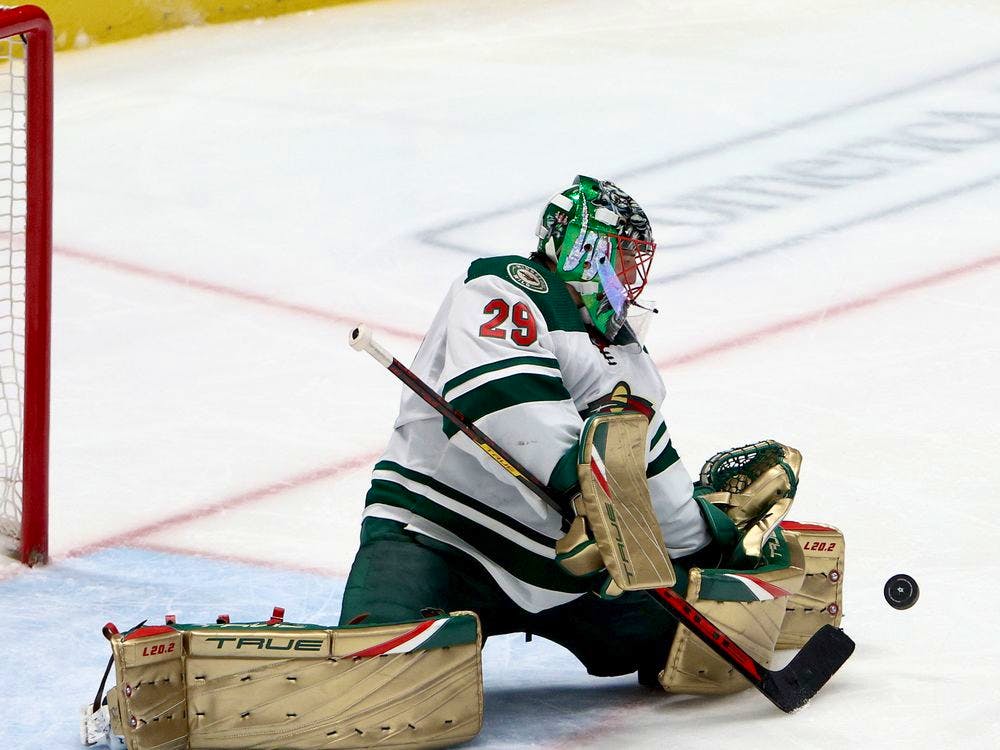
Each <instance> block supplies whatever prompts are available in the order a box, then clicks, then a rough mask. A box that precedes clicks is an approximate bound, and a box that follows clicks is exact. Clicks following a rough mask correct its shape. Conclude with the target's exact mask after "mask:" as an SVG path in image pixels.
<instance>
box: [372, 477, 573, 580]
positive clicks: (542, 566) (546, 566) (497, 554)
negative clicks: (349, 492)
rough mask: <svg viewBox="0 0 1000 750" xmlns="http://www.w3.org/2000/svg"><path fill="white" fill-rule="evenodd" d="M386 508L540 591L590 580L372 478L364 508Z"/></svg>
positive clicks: (403, 489) (401, 487)
mask: <svg viewBox="0 0 1000 750" xmlns="http://www.w3.org/2000/svg"><path fill="white" fill-rule="evenodd" d="M379 504H380V505H388V506H393V507H396V508H402V509H404V510H408V511H410V512H411V513H414V514H416V515H418V516H420V517H421V518H426V519H427V520H428V521H430V522H431V523H434V524H437V525H438V526H441V527H442V528H444V529H447V530H448V531H449V532H451V533H452V534H454V535H455V536H457V537H459V538H460V539H462V540H463V541H465V542H467V543H468V544H469V545H470V546H472V547H473V548H474V549H476V550H477V551H479V552H480V553H481V554H483V555H484V556H486V557H487V558H489V559H490V560H492V561H493V562H495V563H496V564H497V565H499V566H500V567H501V568H503V569H504V570H506V571H507V572H508V573H510V574H511V575H512V576H514V577H515V578H517V579H519V580H521V581H525V582H527V583H530V584H531V585H533V586H537V587H539V588H543V589H548V590H550V591H559V592H564V593H582V592H584V591H587V590H588V589H589V583H590V581H589V580H588V579H586V578H576V577H575V576H572V575H570V574H569V573H567V572H565V571H564V570H563V569H562V568H560V567H559V564H558V563H556V561H555V559H554V558H553V559H549V558H547V557H542V556H541V555H537V554H534V553H532V552H529V551H528V550H526V549H524V548H523V547H520V546H518V545H517V544H514V543H512V542H511V541H510V540H509V539H506V538H504V537H503V536H502V535H501V534H498V533H496V532H494V531H492V530H490V529H487V528H486V527H485V526H481V525H480V524H478V523H476V522H474V521H471V520H469V519H467V518H464V517H463V516H462V515H460V514H458V513H455V512H454V511H452V510H450V509H448V508H445V507H443V506H441V505H438V504H437V503H435V502H433V501H431V500H428V499H427V498H426V497H423V496H422V495H418V494H417V493H415V492H411V491H410V490H408V489H406V488H405V487H403V486H402V485H400V484H397V483H395V482H390V481H387V480H384V479H373V480H372V485H371V489H369V490H368V495H367V496H366V497H365V506H366V507H367V506H372V505H379Z"/></svg>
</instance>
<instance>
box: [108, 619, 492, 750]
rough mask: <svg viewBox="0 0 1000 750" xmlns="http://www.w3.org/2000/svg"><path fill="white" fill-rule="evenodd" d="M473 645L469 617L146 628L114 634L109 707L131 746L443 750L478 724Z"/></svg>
mask: <svg viewBox="0 0 1000 750" xmlns="http://www.w3.org/2000/svg"><path fill="white" fill-rule="evenodd" d="M151 631H159V632H151ZM167 631H170V632H167ZM481 643H482V639H481V635H480V630H479V620H478V618H477V617H476V615H475V614H473V613H471V612H462V613H455V614H453V615H451V616H445V617H439V618H435V619H429V620H424V621H421V622H412V623H402V624H397V625H379V626H372V627H357V626H356V627H344V628H322V627H317V626H303V625H290V624H289V625H285V624H281V625H274V624H268V623H257V624H251V625H220V626H203V627H202V626H173V627H171V626H164V627H160V628H144V629H141V630H138V631H135V632H134V633H132V634H130V635H128V636H127V637H122V636H115V637H114V638H113V639H112V648H113V650H114V655H115V663H116V670H117V677H118V685H117V686H116V687H115V688H114V689H113V690H112V692H111V693H109V705H112V704H113V705H114V708H113V709H112V720H113V722H114V723H115V730H116V731H119V732H120V733H121V734H122V735H124V737H125V741H126V744H127V746H128V748H129V750H152V749H153V748H156V750H187V749H188V748H190V750H208V749H209V748H211V749H212V750H224V749H226V748H231V749H234V750H235V749H236V748H259V749H262V750H266V749H269V748H282V749H284V750H314V749H316V748H329V747H336V748H361V747H371V746H374V745H378V746H379V747H404V746H405V747H407V748H436V747H446V746H449V745H453V744H457V743H460V742H465V741H467V740H469V739H471V738H472V737H474V736H475V735H476V734H478V733H479V730H480V728H481V726H482V708H483V689H482V662H481ZM171 646H172V647H171ZM161 657H163V658H161ZM116 714H117V719H116V718H115V716H116Z"/></svg>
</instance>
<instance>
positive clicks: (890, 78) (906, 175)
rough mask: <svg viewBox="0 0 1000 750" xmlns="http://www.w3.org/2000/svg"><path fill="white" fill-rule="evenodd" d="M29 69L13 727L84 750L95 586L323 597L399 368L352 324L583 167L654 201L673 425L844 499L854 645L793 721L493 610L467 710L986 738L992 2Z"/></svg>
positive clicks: (993, 615) (214, 599)
mask: <svg viewBox="0 0 1000 750" xmlns="http://www.w3.org/2000/svg"><path fill="white" fill-rule="evenodd" d="M56 80H57V100H56V113H57V115H56V118H57V119H56V132H57V138H56V158H57V162H56V225H55V236H56V244H57V251H56V260H55V269H54V283H55V293H54V305H55V310H54V312H55V322H54V341H53V346H54V353H53V357H54V358H53V387H52V394H53V403H52V427H53V433H52V503H51V506H52V507H51V515H52V528H51V538H52V553H53V564H52V565H51V566H49V567H47V568H45V569H39V570H23V569H21V568H19V567H16V566H13V567H12V566H0V606H2V611H3V612H4V617H3V619H2V621H0V636H2V637H0V659H2V660H0V663H2V665H3V672H4V674H5V675H8V676H14V677H15V678H16V679H9V680H8V681H9V689H8V693H9V698H8V700H6V701H5V702H4V705H3V707H2V708H0V727H3V737H4V740H5V746H6V747H10V748H47V749H48V748H71V747H75V746H76V743H77V739H76V731H77V730H76V711H77V710H78V708H79V706H80V705H82V704H83V703H84V702H86V701H89V700H91V699H92V697H93V692H94V690H95V689H96V686H97V682H98V680H99V677H100V671H101V669H103V665H104V662H105V661H106V656H107V649H106V645H105V644H104V642H103V639H102V638H101V636H100V627H101V625H103V623H104V622H105V621H107V620H113V621H115V622H116V623H117V624H118V625H119V626H120V627H122V626H125V627H127V626H128V625H131V624H133V623H134V622H136V621H138V620H141V619H143V618H146V617H150V618H153V619H159V618H160V617H161V616H162V615H163V614H164V613H166V612H171V613H175V614H177V615H178V616H179V617H180V618H181V619H182V620H187V621H199V620H209V621H210V620H212V619H213V618H214V617H215V615H216V614H218V613H220V612H228V613H229V614H231V615H232V616H233V618H234V619H238V618H248V619H252V618H259V617H261V616H266V615H267V614H268V613H269V612H270V608H271V607H272V606H273V605H275V604H278V605H281V606H284V607H285V608H286V610H287V613H288V617H289V619H292V620H297V621H314V622H332V621H334V620H335V619H336V616H337V612H338V610H339V601H340V594H341V589H342V587H343V580H344V576H345V574H346V571H347V570H348V568H349V566H350V562H351V559H352V557H353V553H354V550H355V548H356V545H357V525H358V524H357V519H358V514H359V512H360V509H361V507H362V502H363V496H364V491H365V487H366V484H367V471H368V469H369V467H370V464H371V462H372V461H373V460H374V457H375V456H376V455H377V454H378V452H379V450H380V449H381V447H382V446H383V444H384V441H385V439H386V437H387V435H388V433H389V430H390V429H391V424H392V420H393V418H394V416H395V410H396V405H397V401H398V397H399V386H398V385H397V383H396V382H395V381H394V380H393V379H392V378H391V377H390V376H389V375H388V374H386V373H383V372H381V371H380V370H378V368H377V365H375V364H374V363H373V362H371V361H370V360H368V359H367V358H364V357H362V356H360V355H358V354H356V353H355V352H353V351H351V350H350V349H348V348H347V346H346V336H347V332H348V330H349V328H350V326H351V325H352V323H353V322H354V321H364V322H367V323H368V324H369V325H371V326H373V328H375V330H376V332H377V333H378V335H379V336H380V338H381V340H382V342H383V343H384V344H385V345H386V346H387V347H388V348H390V349H391V350H392V351H393V352H394V353H395V354H396V355H397V356H398V357H399V358H400V359H402V360H404V361H406V360H408V359H409V358H410V357H411V356H412V355H413V353H414V352H415V350H416V346H417V344H418V343H419V339H420V336H421V334H422V332H423V330H424V329H425V327H426V326H427V325H428V324H429V322H430V319H431V316H432V315H433V313H434V310H435V309H436V306H437V303H438V301H439V298H440V295H441V293H442V292H443V290H444V289H445V288H446V286H447V285H448V284H449V283H450V281H451V280H452V279H453V278H454V277H455V276H457V275H459V274H461V273H462V271H463V269H464V266H465V264H466V263H467V262H468V261H469V259H470V258H471V257H473V256H474V255H476V254H479V253H500V252H527V251H528V250H530V248H531V246H532V236H533V231H534V223H535V221H536V220H537V212H538V209H539V207H540V201H541V200H544V199H545V198H546V197H547V196H548V195H550V194H551V193H552V192H554V191H555V190H556V189H558V188H560V187H561V186H562V185H563V184H564V183H566V182H567V181H568V180H570V179H571V178H572V176H573V175H575V174H577V173H580V172H582V173H585V174H586V173H589V174H595V175H599V176H608V177H610V178H614V179H617V180H618V181H619V182H620V184H621V185H622V186H623V187H624V188H625V189H626V190H629V192H631V193H632V194H633V195H634V196H635V197H636V198H637V199H638V200H639V201H640V203H642V204H643V205H645V206H646V207H647V208H648V209H649V212H650V214H651V216H652V217H653V219H654V228H656V229H658V231H657V239H658V240H659V242H660V247H661V250H660V253H659V254H658V256H657V258H656V261H655V263H654V283H653V284H652V285H651V287H650V289H649V291H648V292H647V294H648V295H649V296H650V297H651V298H655V299H656V300H657V301H658V304H659V307H660V310H661V314H660V315H659V317H658V319H657V320H655V321H654V325H653V327H652V330H651V333H650V339H649V342H648V343H649V348H650V350H651V351H652V352H653V354H654V357H655V358H656V359H657V361H658V363H660V365H661V367H662V369H663V371H664V377H665V379H666V381H667V387H668V392H669V400H668V403H667V407H666V411H667V417H668V421H669V423H670V425H671V431H672V433H673V435H674V439H675V443H676V445H677V447H678V450H679V451H680V453H681V456H682V458H683V459H684V461H685V463H686V464H687V465H688V468H689V469H690V470H692V471H694V470H697V468H698V467H699V466H700V464H701V461H702V460H703V459H704V458H705V457H707V456H709V455H711V454H712V453H714V452H716V451H717V450H719V449H721V448H725V447H729V446H731V445H737V444H742V443H747V442H751V441H754V440H757V439H760V438H762V437H775V438H778V439H781V440H783V441H784V442H787V443H789V444H791V445H794V446H796V447H798V448H800V449H801V450H802V452H803V453H804V455H805V464H804V472H803V478H802V485H801V488H800V492H799V494H798V498H797V501H796V506H795V508H794V509H793V513H792V517H793V518H795V519H797V520H801V521H825V522H828V523H832V524H834V525H837V526H839V527H841V528H842V529H843V530H844V531H845V534H846V538H847V545H848V563H847V578H846V598H845V613H846V616H845V619H844V626H845V628H846V629H847V630H848V631H849V632H850V633H851V635H852V636H853V637H854V638H855V640H856V641H857V642H858V649H857V652H856V654H855V656H854V657H853V658H852V659H851V661H850V662H848V664H847V665H846V666H845V667H844V668H843V669H842V670H841V672H840V673H839V674H838V675H837V676H836V677H835V678H834V679H833V680H832V681H831V682H830V684H829V685H828V686H827V687H826V688H824V689H823V691H822V692H821V693H820V694H819V696H818V697H817V698H816V699H815V700H814V701H813V703H812V704H810V705H809V706H807V707H806V708H805V709H804V710H802V711H800V712H798V713H796V714H794V715H791V716H786V715H783V714H781V713H780V712H778V711H777V710H776V709H774V708H772V707H771V706H770V705H769V704H768V703H767V702H766V701H764V700H763V699H762V698H760V697H759V696H757V695H756V694H754V693H752V692H748V693H743V694H740V695H737V696H732V697H728V698H724V699H713V700H707V699H697V698H690V697H667V696H664V695H661V694H656V693H653V692H649V691H645V690H643V689H640V688H639V687H638V686H637V685H636V684H635V681H634V679H633V678H631V677H627V678H618V679H612V680H601V679H597V678H590V677H588V676H586V675H585V674H584V672H583V669H582V668H581V667H580V666H579V665H577V664H576V663H575V661H574V660H573V658H572V657H570V656H569V655H568V654H567V653H566V652H564V651H562V650H561V649H560V648H558V647H556V646H554V645H551V644H547V643H545V642H544V641H541V640H540V639H535V641H534V642H533V643H530V644H525V643H524V642H523V640H521V639H519V638H516V637H507V638H503V639H496V640H493V641H490V643H489V644H488V646H487V648H486V652H485V663H486V681H487V696H486V726H485V728H484V731H483V733H482V734H481V735H480V737H479V738H478V739H477V740H476V741H475V742H474V743H473V745H472V746H474V747H482V748H520V747H534V746H544V747H549V748H561V747H566V748H569V747H593V748H599V747H616V748H638V747H650V748H652V747H661V746H669V747H677V748H700V747H735V746H738V745H744V744H747V743H752V744H753V745H754V746H758V745H759V746H768V747H784V746H787V745H792V746H808V747H831V748H868V747H885V748H897V747H898V748H928V749H929V748H934V749H935V750H937V748H940V747H953V746H959V745H961V746H962V747H964V748H970V749H971V748H993V747H996V746H997V745H998V744H1000V712H998V710H997V706H998V705H1000V688H998V687H997V686H998V685H1000V683H998V682H997V680H996V675H997V674H998V673H1000V652H998V648H997V646H996V643H995V640H994V639H993V638H992V631H993V629H994V628H995V626H996V623H997V622H998V621H1000V605H998V603H997V596H996V588H997V586H996V583H995V582H996V581H997V580H998V578H1000V565H998V563H997V561H996V555H995V554H993V548H994V546H995V544H994V536H995V532H996V531H997V529H998V523H997V521H996V512H995V506H996V494H997V492H996V489H995V487H994V484H995V483H994V482H993V481H992V478H991V475H992V469H993V463H994V462H995V460H996V456H997V455H998V451H1000V428H998V426H997V425H998V424H1000V386H998V379H997V376H996V373H997V371H998V365H1000V336H998V334H997V331H998V328H1000V10H998V9H997V6H996V4H995V3H993V2H989V1H987V0H982V1H980V2H975V1H973V0H966V1H964V2H962V3H953V2H946V1H945V0H940V1H939V2H923V3H912V2H895V1H893V0H882V1H880V2H857V1H853V2H841V3H836V4H832V3H829V2H826V0H823V1H818V0H816V1H813V0H799V1H797V2H770V3H754V4H750V3H736V2H713V3H704V2H700V3H694V2H670V3H652V2H639V1H638V0H635V1H631V2H624V1H623V2H617V3H608V2H590V1H578V2H546V3H539V2H528V1H526V0H511V1H510V2H504V3H488V4H487V3H463V2H458V0H441V1H433V2H432V1H431V0H411V1H407V2H402V1H395V2H371V3H359V4H352V5H345V6H341V7H335V8H331V9H328V10H324V11H317V12H314V13H308V14H302V15H295V16H287V17H282V18H278V19H272V20H268V21H266V22H263V23H244V24H234V25H231V26H217V27H207V28H199V29H188V30H183V31H179V32H176V33H171V34H166V35H163V36H160V37H156V38H149V39H143V40H137V41H134V42H128V43H123V44H118V45H109V46H105V47H98V48H94V49H91V50H86V51H82V52H72V53H67V54H63V55H60V56H59V57H58V59H57V70H56ZM792 178H796V179H798V182H796V181H795V179H792ZM748 186H750V188H752V189H748ZM713 209H714V213H713ZM699 222H700V223H699ZM896 572H907V573H910V574H912V575H913V576H914V577H915V578H916V579H917V581H918V582H919V583H920V585H921V590H922V594H921V598H920V601H919V602H918V604H917V605H916V606H915V607H914V608H913V609H911V610H908V611H905V612H898V611H895V610H892V609H890V608H889V607H888V606H887V605H886V604H885V602H884V601H883V599H882V592H881V590H882V585H883V583H884V582H885V580H886V579H887V578H888V577H889V576H890V575H891V574H893V573H896ZM609 647H613V644H609Z"/></svg>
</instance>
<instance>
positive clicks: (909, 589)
mask: <svg viewBox="0 0 1000 750" xmlns="http://www.w3.org/2000/svg"><path fill="white" fill-rule="evenodd" d="M882 593H883V594H885V600H886V601H887V602H889V606H890V607H892V608H893V609H909V608H910V607H912V606H913V605H914V604H916V603H917V599H919V598H920V587H919V586H917V582H916V581H914V580H913V578H911V577H910V576H908V575H906V574H905V573H897V574H896V575H894V576H893V577H892V578H890V579H889V580H888V581H886V582H885V589H883V591H882Z"/></svg>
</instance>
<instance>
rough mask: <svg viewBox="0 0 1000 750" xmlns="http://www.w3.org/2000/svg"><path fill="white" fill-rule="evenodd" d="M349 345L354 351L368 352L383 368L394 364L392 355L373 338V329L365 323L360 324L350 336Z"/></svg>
mask: <svg viewBox="0 0 1000 750" xmlns="http://www.w3.org/2000/svg"><path fill="white" fill-rule="evenodd" d="M348 343H349V344H350V345H351V348H352V349H357V350H358V351H362V352H368V353H369V354H370V355H372V356H373V357H374V358H375V360H376V361H377V362H378V363H379V364H380V365H382V366H383V367H388V366H389V365H391V364H392V355H391V354H389V352H387V351H386V350H385V349H383V348H382V347H381V346H379V344H378V342H377V341H375V340H374V339H373V338H372V332H371V329H370V328H369V327H368V326H366V325H365V324H364V323H360V324H358V326H357V327H356V328H354V329H353V330H352V331H351V333H350V336H349V337H348Z"/></svg>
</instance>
